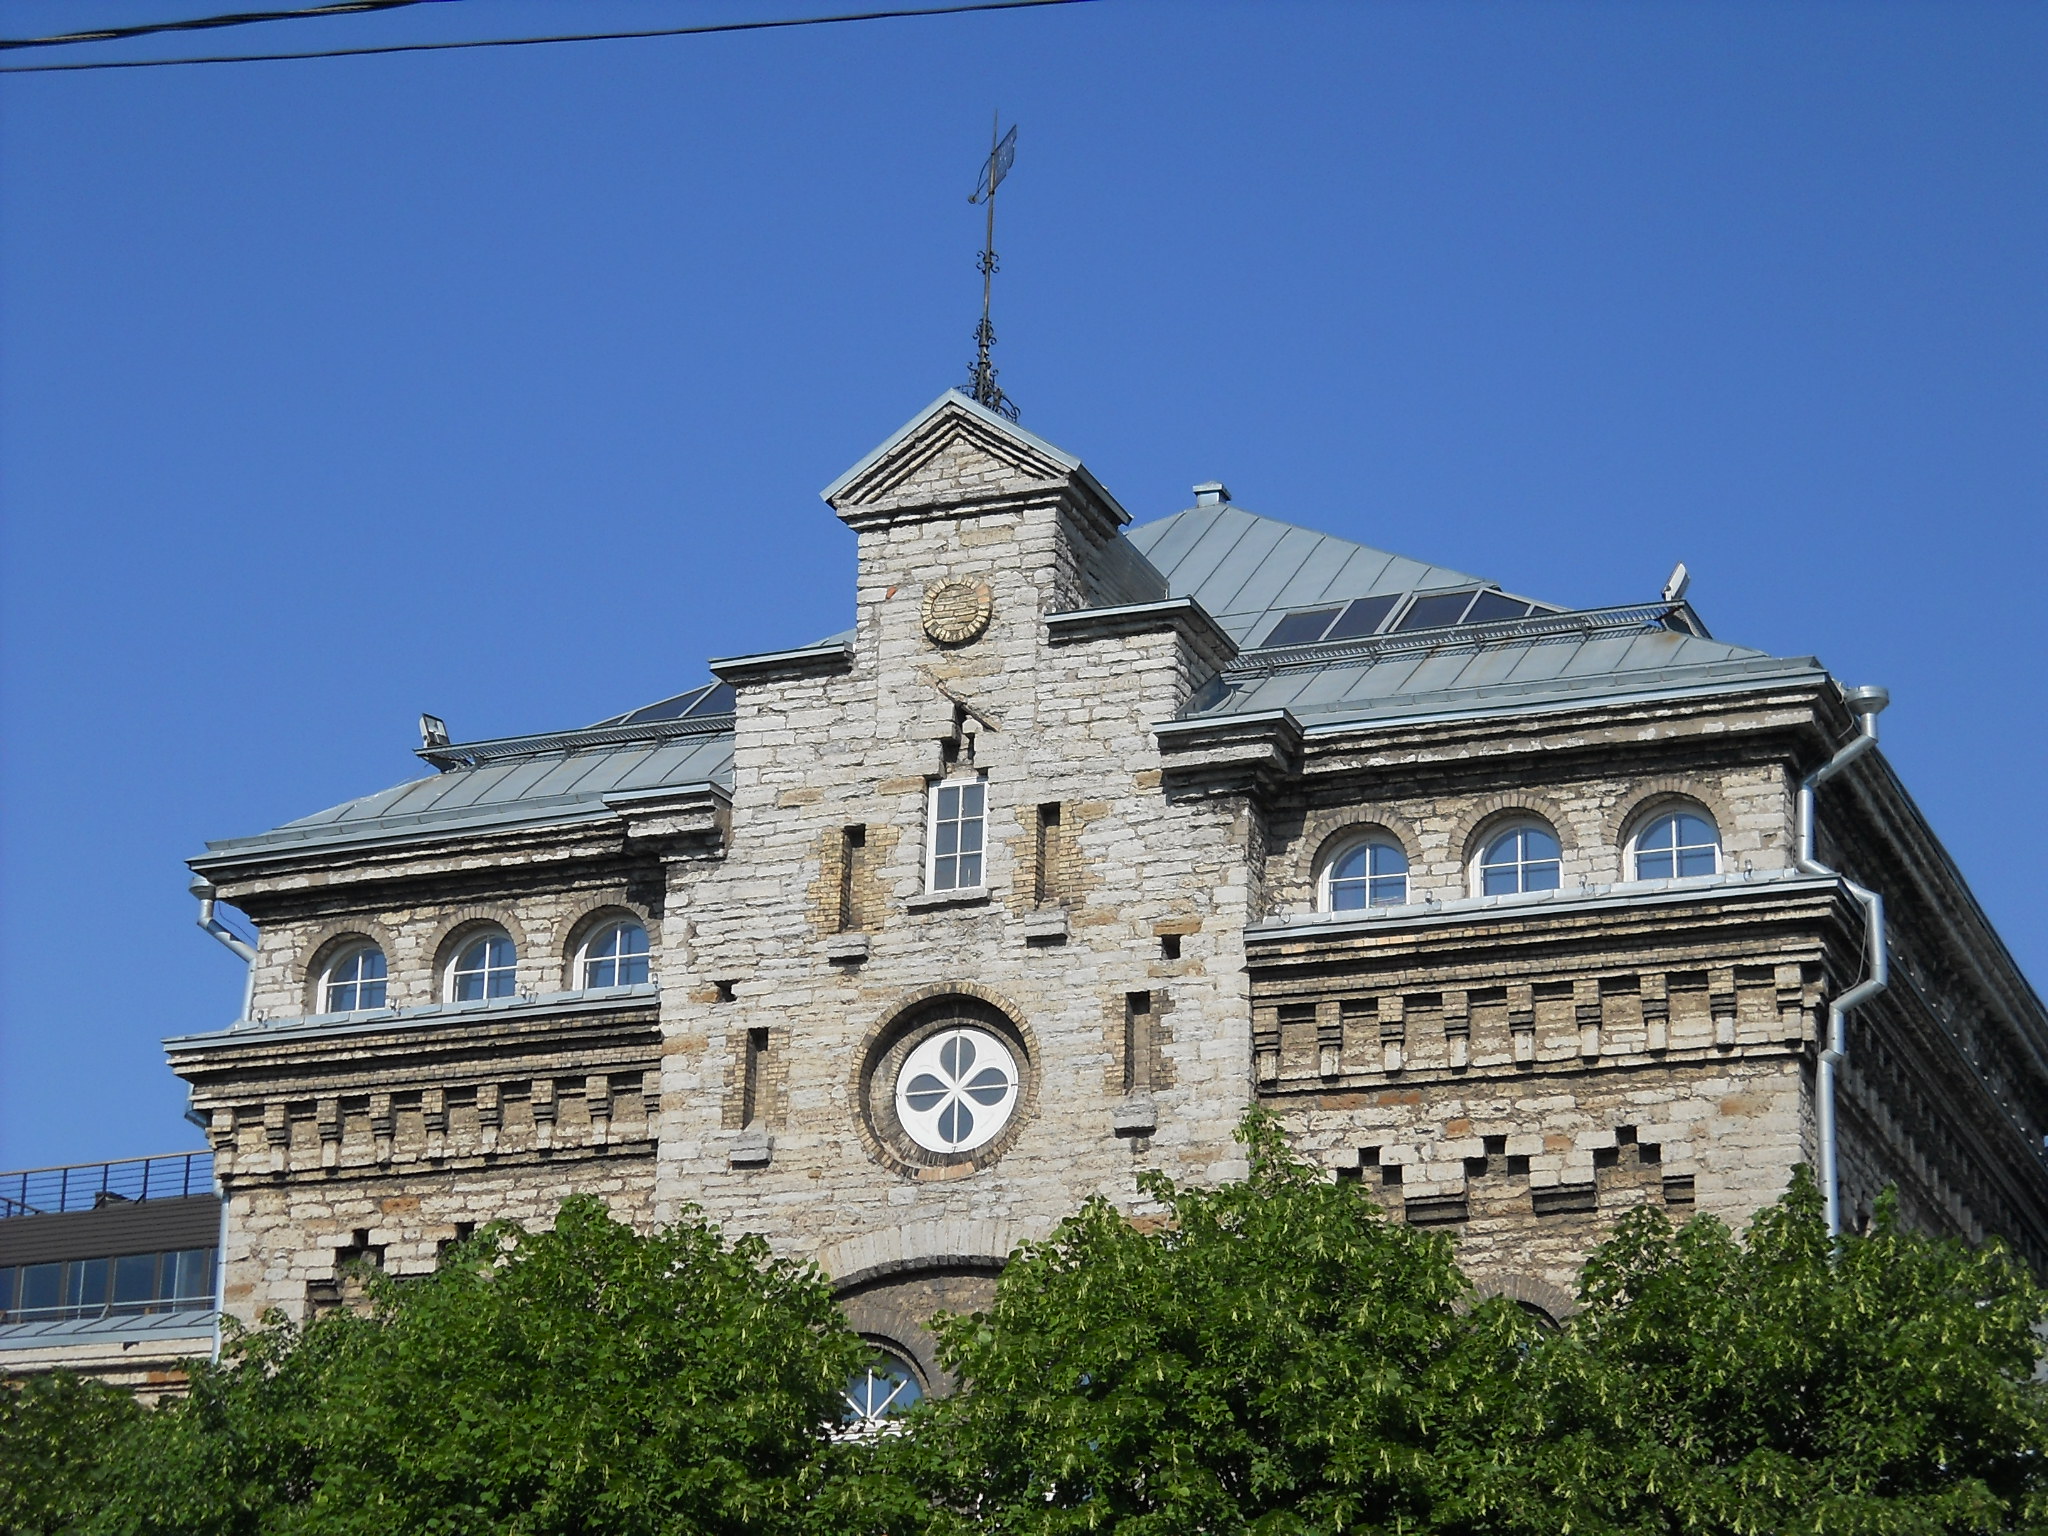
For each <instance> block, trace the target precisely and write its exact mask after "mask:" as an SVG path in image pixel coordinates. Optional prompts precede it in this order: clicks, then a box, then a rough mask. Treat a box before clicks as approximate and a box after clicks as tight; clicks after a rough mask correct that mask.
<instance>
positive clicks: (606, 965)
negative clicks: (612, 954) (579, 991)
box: [583, 960, 619, 987]
mask: <svg viewBox="0 0 2048 1536" xmlns="http://www.w3.org/2000/svg"><path fill="white" fill-rule="evenodd" d="M618 969H619V962H618V961H616V960H593V961H591V962H590V963H589V964H588V965H586V966H584V967H583V985H585V986H586V987H613V986H617V985H618V981H617V977H618Z"/></svg>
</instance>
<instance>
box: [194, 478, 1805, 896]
mask: <svg viewBox="0 0 2048 1536" xmlns="http://www.w3.org/2000/svg"><path fill="white" fill-rule="evenodd" d="M1124 537H1126V538H1128V539H1129V541H1130V543H1131V545H1132V547H1133V548H1134V549H1136V550H1137V551H1138V553H1139V554H1141V555H1143V556H1144V557H1145V558H1147V559H1148V560H1149V561H1150V562H1151V563H1152V565H1153V566H1154V567H1155V568H1156V569H1157V570H1158V571H1159V572H1160V574H1161V575H1162V576H1163V577H1164V578H1165V580H1166V584H1167V587H1168V590H1169V592H1170V593H1171V595H1172V596H1174V597H1192V598H1193V599H1194V600H1195V601H1196V602H1198V603H1200V604H1201V606H1202V607H1203V609H1204V610H1206V611H1207V612H1208V613H1209V614H1210V615H1211V617H1213V618H1214V619H1215V620H1216V621H1217V623H1218V624H1219V625H1220V626H1221V627H1222V628H1223V630H1224V631H1225V632H1226V633H1227V634H1228V635H1229V636H1230V638H1231V639H1232V640H1233V641H1234V642H1235V643H1236V644H1237V645H1238V646H1239V647H1240V651H1239V654H1238V656H1237V658H1236V660H1234V661H1233V662H1232V663H1231V664H1230V665H1229V666H1228V667H1226V668H1225V670H1224V671H1223V673H1222V674H1221V675H1220V676H1218V677H1217V678H1216V679H1214V680H1213V681H1212V682H1211V683H1210V684H1209V685H1208V686H1207V687H1206V688H1205V689H1203V690H1202V691H1201V692H1200V693H1198V694H1197V695H1196V697H1195V698H1194V699H1193V700H1191V701H1190V704H1189V707H1188V709H1187V710H1186V711H1185V714H1186V715H1187V716H1189V717H1204V716H1226V715H1232V714H1239V713H1256V712H1263V711H1270V710H1277V709H1286V710H1290V711H1292V712H1293V714H1294V715H1295V716H1296V717H1297V718H1298V719H1299V720H1300V721H1301V722H1302V724H1303V725H1304V726H1305V727H1307V728H1310V729H1314V728H1316V727H1335V726H1340V725H1353V724H1359V723H1366V722H1371V721H1374V720H1380V719H1386V720H1396V719H1410V718H1415V717H1417V716H1430V715H1438V714H1464V713H1496V712H1502V711H1507V710H1525V709H1537V708H1542V707H1546V706H1552V705H1561V704H1567V703H1569V702H1571V701H1574V700H1591V699H1595V698H1626V697H1637V696H1665V695H1672V694H1684V693H1689V692H1719V691H1722V690H1726V689H1730V688H1740V687H1744V686H1750V685H1754V684H1756V683H1758V682H1763V681H1766V680H1768V679H1771V678H1780V677H1782V678H1791V677H1811V676H1814V675H1817V674H1818V673H1819V671H1820V667H1819V663H1818V662H1816V661H1814V660H1813V659H1812V658H1811V657H1802V658H1793V659H1783V658H1778V657H1773V656H1770V655H1768V654H1766V653H1765V652H1762V651H1757V650H1751V649H1748V648H1746V647H1743V646H1738V645H1730V644H1727V643H1726V642H1724V641H1720V640H1715V639H1713V638H1712V637H1711V636H1709V635H1708V634H1707V632H1706V628H1705V626H1704V625H1703V624H1701V623H1700V621H1699V619H1698V617H1697V615H1695V614H1694V613H1693V611H1692V609H1691V608H1690V607H1689V606H1688V605H1687V604H1685V603H1684V602H1683V601H1658V602H1653V603H1642V604H1633V605H1628V606H1623V607H1613V608H1597V609H1580V610H1567V609H1561V608H1558V607H1556V606H1554V605H1552V604H1548V603H1543V602H1540V601H1538V600H1536V599H1532V598H1526V597H1521V596H1518V595H1516V594H1513V593H1509V592H1505V591H1503V590H1502V589H1501V588H1500V587H1499V586H1498V585H1497V584H1496V583H1494V582H1492V581H1489V580H1487V579H1485V578H1483V577H1478V576H1472V575H1468V574H1466V573H1464V572H1462V571H1454V570H1450V569H1447V568H1446V567H1443V566H1436V565H1428V564H1425V563H1423V562H1421V561H1418V560H1411V559H1409V558H1407V557H1406V556H1403V555H1396V554H1390V553H1388V552H1387V551H1385V550H1379V549H1373V548H1371V547H1369V546H1367V545H1363V544H1356V543H1352V542H1350V541H1348V540H1345V539H1338V538H1333V537H1331V536H1330V535H1328V534H1322V533H1316V532H1313V531H1311V530H1309V529H1306V528H1299V527H1295V526H1293V525H1292V524H1289V523H1283V522H1279V521H1277V520H1276V519H1273V518H1269V517H1261V516H1259V515H1258V514H1257V513H1253V512H1248V511H1246V510H1245V509H1244V508H1242V507H1238V506H1234V505H1230V504H1229V503H1228V502H1227V501H1225V502H1218V503H1217V504H1215V505H1209V506H1197V507H1191V508H1189V509H1187V510H1186V511H1182V512H1176V513H1174V514H1173V515H1172V516H1170V517H1165V518H1161V519H1160V520H1158V521H1157V522H1153V523H1147V524H1143V525H1141V526H1137V527H1133V528H1131V529H1129V530H1128V531H1127V533H1126V534H1125V535H1124ZM844 638H845V637H840V636H835V637H833V641H831V642H821V644H832V643H836V642H839V641H841V640H843V639H844ZM732 707H733V706H732V690H731V688H730V687H728V686H727V685H725V684H723V683H711V682H707V683H700V684H698V685H696V686H694V687H692V688H691V689H689V690H687V691H686V692H683V693H679V694H676V695H674V696H673V697H670V698H667V699H663V700H660V701H658V702H657V703H654V704H649V705H646V706H643V707H642V708H639V709H634V710H629V711H627V712H626V713H624V714H620V715H613V716H611V717H609V718H607V719H605V720H602V721H599V722H598V723H597V724H596V725H593V726H589V727H586V728H582V729H577V730H569V731H553V732H547V733H543V734H540V735H534V736H521V737H511V738H505V739H501V740H493V741H482V742H466V743H457V744H453V745H447V746H436V747H431V748H424V749H422V750H421V753H420V755H421V756H422V757H424V758H426V759H427V760H428V761H429V762H431V763H433V764H434V765H435V766H436V767H437V768H438V769H439V770H440V771H439V772H437V773H435V774H433V775H431V776H430V777H427V778H421V779H415V780H413V781H411V782H409V783H405V784H400V785H398V786H396V787H395V788H392V789H387V790H384V791H382V792H381V793H378V794H374V795H369V796H365V797H364V798H362V799H359V800H351V801H348V802H346V803H345V804H342V805H337V806H333V807H331V808H329V809H327V810H324V811H320V812H317V813H316V814H314V815H311V816H306V817H302V818H301V819H299V820H297V821H292V822H287V823H286V824H285V825H283V826H281V827H278V828H275V829H274V830H272V831H269V832H265V833H261V834H259V835H257V836H254V837H240V838H231V839H226V840H223V841H219V842H211V843H209V844H207V853H206V855H205V856H204V857H202V858H201V859H199V860H195V861H194V862H195V864H197V865H199V866H200V867H202V868H203V867H205V866H207V865H209V864H212V863H215V862H223V863H226V862H233V861H235V860H238V859H242V858H247V857H250V856H252V855H253V856H263V855H272V856H275V855H280V854H288V853H291V852H295V851H300V850H308V851H310V850H312V849H316V848H320V849H324V848H338V847H347V846H351V845H367V844H371V843H379V842H389V841H392V840H394V839H395V840H402V841H410V840H413V839H416V838H419V839H424V838H434V837H442V836H455V835H461V834H468V833H471V832H475V831H480V830H486V829H500V828H506V829H509V828H515V827H518V826H521V825H526V824H550V825H559V824H562V823H567V822H575V821H578V820H589V821H601V820H605V819H609V818H610V817H612V816H613V815H615V814H616V811H617V807H618V805H619V803H620V802H621V801H622V800H623V799H628V798H631V797H633V796H636V795H646V794H653V793H658V792H661V791H665V790H678V789H685V788H689V787H691V786H697V785H709V786H716V787H719V788H725V789H729V788H730V785H731V779H732V714H731V710H732Z"/></svg>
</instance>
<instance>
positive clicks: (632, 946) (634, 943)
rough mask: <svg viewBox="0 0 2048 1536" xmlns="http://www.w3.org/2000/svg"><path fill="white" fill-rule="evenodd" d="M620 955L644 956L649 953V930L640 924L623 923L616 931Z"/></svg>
mask: <svg viewBox="0 0 2048 1536" xmlns="http://www.w3.org/2000/svg"><path fill="white" fill-rule="evenodd" d="M616 936H617V939H618V946H619V953H620V954H622V955H644V954H646V953H647V930H646V929H645V928H642V927H641V926H640V925H639V924H638V923H621V924H620V925H619V927H618V929H617V930H616Z"/></svg>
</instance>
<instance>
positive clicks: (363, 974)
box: [320, 944, 387, 1013]
mask: <svg viewBox="0 0 2048 1536" xmlns="http://www.w3.org/2000/svg"><path fill="white" fill-rule="evenodd" d="M386 982H387V978H386V975H385V968H384V951H383V950H381V949H379V948H378V947H377V946H376V945H374V944H357V945H354V946H353V947H351V948H349V949H345V950H343V951H342V952H341V953H340V954H338V955H336V956H335V957H334V959H333V960H332V961H330V962H329V963H328V966H327V970H326V971H325V973H323V974H322V976H321V978H320V1011H321V1012H322V1013H357V1012H360V1011H361V1010H363V1009H365V1008H382V1007H383V1006H384V995H385V987H386Z"/></svg>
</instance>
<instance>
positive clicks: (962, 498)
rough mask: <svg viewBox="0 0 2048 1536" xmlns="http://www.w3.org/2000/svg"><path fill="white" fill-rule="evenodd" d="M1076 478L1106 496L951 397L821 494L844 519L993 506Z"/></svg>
mask: <svg viewBox="0 0 2048 1536" xmlns="http://www.w3.org/2000/svg"><path fill="white" fill-rule="evenodd" d="M1077 477H1078V478H1079V479H1081V480H1082V481H1084V482H1085V483H1086V484H1087V485H1088V487H1089V489H1090V490H1091V491H1092V492H1094V493H1096V494H1097V495H1105V493H1102V492H1101V489H1100V487H1099V486H1096V485H1095V483H1094V477H1093V476H1091V475H1089V473H1088V471H1087V470H1086V469H1084V468H1083V467H1082V465H1081V461H1080V460H1079V459H1077V458H1075V457H1074V456H1073V455H1072V454H1070V453H1066V452H1064V451H1063V450H1061V449H1059V448H1055V447H1054V446H1053V445H1052V444H1051V443H1048V442H1046V441H1045V440H1044V439H1043V438H1040V437H1035V436H1033V435H1032V434H1031V433H1029V432H1026V431H1025V430H1023V428H1021V427H1019V426H1017V425H1016V424H1015V423H1014V422H1010V421H1005V420H1004V419H1003V418H1002V417H1000V416H998V415H996V413H995V412H993V411H991V410H988V409H987V408H986V407H984V406H982V405H979V404H977V403H976V402H975V401H973V400H970V399H968V398H967V397H966V396H965V395H963V394H960V393H959V392H958V391H954V390H949V391H947V392H946V393H945V394H943V395H941V396H940V397H939V398H938V399H937V400H934V401H933V402H932V403H931V404H930V405H928V406H926V407H925V408H924V409H923V410H922V411H920V412H918V414H917V415H916V416H915V417H913V418H912V419H911V420H910V421H909V423H908V424H906V425H905V426H904V427H903V428H902V430H900V431H898V432H897V433H896V434H895V435H894V436H893V437H891V438H890V439H889V440H888V441H887V442H885V443H883V444H882V445H881V447H879V448H877V449H875V451H874V452H873V453H870V454H869V455H868V456H867V457H866V458H864V459H862V460H861V461H860V463H858V464H856V465H854V467H853V468H852V469H849V470H848V471H847V472H846V473H845V474H843V475H841V476H840V477H839V478H838V479H837V480H835V481H834V482H833V483H832V484H831V485H829V486H827V487H826V488H825V490H824V491H823V493H822V494H823V496H824V498H825V500H826V501H827V502H828V503H829V504H830V505H831V506H832V508H833V510H835V511H837V512H839V513H841V514H842V515H845V514H847V513H851V512H857V511H861V510H865V509H868V508H876V507H902V508H909V507H916V506H921V505H930V506H941V505H953V504H957V503H961V502H971V501H977V500H983V499H995V498H1000V497H1004V496H1010V495H1016V494H1019V493H1022V492H1026V491H1029V490H1033V489H1036V488H1039V487H1043V486H1045V485H1047V484H1053V483H1059V482H1064V481H1068V480H1072V479H1075V478H1077ZM1111 505H1114V503H1111ZM1119 520H1121V519H1119Z"/></svg>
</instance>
